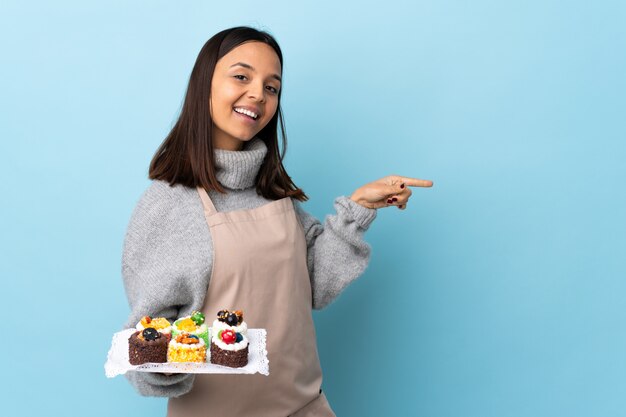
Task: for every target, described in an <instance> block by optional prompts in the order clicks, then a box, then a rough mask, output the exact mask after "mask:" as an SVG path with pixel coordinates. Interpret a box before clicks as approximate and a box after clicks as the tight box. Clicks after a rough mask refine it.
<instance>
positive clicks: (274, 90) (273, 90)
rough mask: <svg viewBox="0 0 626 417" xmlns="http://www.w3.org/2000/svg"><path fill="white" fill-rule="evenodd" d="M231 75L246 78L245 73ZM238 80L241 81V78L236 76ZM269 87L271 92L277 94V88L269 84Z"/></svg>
mask: <svg viewBox="0 0 626 417" xmlns="http://www.w3.org/2000/svg"><path fill="white" fill-rule="evenodd" d="M233 77H235V78H237V77H243V78H248V77H246V76H245V75H241V74H237V75H233ZM237 79H238V80H240V81H243V80H242V79H241V78H237ZM269 88H270V89H271V90H272V94H277V93H278V89H276V88H274V87H272V86H271V85H270V86H269Z"/></svg>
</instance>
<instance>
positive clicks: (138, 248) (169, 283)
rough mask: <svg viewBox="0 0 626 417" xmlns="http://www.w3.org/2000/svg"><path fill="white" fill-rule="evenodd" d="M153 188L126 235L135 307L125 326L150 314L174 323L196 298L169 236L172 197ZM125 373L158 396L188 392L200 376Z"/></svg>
mask: <svg viewBox="0 0 626 417" xmlns="http://www.w3.org/2000/svg"><path fill="white" fill-rule="evenodd" d="M153 188H154V187H153ZM153 188H152V189H148V190H147V191H146V192H145V193H144V195H143V196H142V198H141V199H140V200H139V202H138V204H137V206H136V207H135V209H134V211H133V214H132V216H131V219H130V222H129V225H128V228H127V231H126V235H125V238H124V247H123V254H122V277H123V281H124V289H125V291H126V296H127V299H128V303H129V307H130V314H129V316H128V319H127V321H126V324H125V326H124V327H125V328H130V327H135V325H136V324H137V322H138V321H139V320H140V319H141V317H143V316H146V315H149V316H152V317H165V318H167V319H168V320H170V322H171V321H173V320H175V319H176V318H177V317H178V315H179V312H180V311H186V310H188V309H189V307H188V306H189V304H190V303H192V302H193V299H192V296H191V294H190V293H191V291H190V288H188V286H187V285H186V282H187V279H186V278H187V277H186V276H185V275H186V274H187V272H186V271H184V270H180V268H177V267H176V265H178V264H179V263H178V262H175V257H176V256H178V255H179V254H178V253H177V251H176V248H175V247H173V245H175V243H174V242H172V239H168V238H167V234H168V232H171V229H172V225H171V222H172V219H173V218H174V216H173V213H172V210H171V209H170V205H169V202H168V201H167V196H163V195H158V193H157V192H155V191H154V189H153ZM173 206H174V205H173V204H172V207H173ZM168 229H170V230H168ZM125 377H126V378H127V379H128V381H129V382H130V383H131V385H132V386H133V387H134V388H135V390H136V391H137V392H138V393H139V394H141V395H143V396H154V397H177V396H180V395H183V394H185V393H187V392H189V391H190V390H191V388H192V385H193V381H194V374H172V375H170V376H166V375H165V374H161V373H151V372H137V371H129V372H127V373H126V374H125Z"/></svg>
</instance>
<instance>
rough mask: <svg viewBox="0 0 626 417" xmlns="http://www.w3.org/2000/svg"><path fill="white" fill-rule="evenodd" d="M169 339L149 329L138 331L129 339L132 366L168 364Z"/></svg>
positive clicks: (129, 354) (129, 358)
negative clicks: (151, 363) (150, 363)
mask: <svg viewBox="0 0 626 417" xmlns="http://www.w3.org/2000/svg"><path fill="white" fill-rule="evenodd" d="M168 342H169V337H166V336H165V335H163V334H162V333H160V332H159V331H158V330H156V329H154V328H152V327H148V328H145V329H144V330H141V331H136V332H135V333H133V334H132V335H131V336H130V337H129V338H128V361H129V362H130V364H131V365H142V364H144V363H149V362H153V363H164V362H167V345H168Z"/></svg>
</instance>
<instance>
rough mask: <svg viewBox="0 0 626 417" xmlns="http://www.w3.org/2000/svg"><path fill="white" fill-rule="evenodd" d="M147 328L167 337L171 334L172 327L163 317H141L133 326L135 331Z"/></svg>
mask: <svg viewBox="0 0 626 417" xmlns="http://www.w3.org/2000/svg"><path fill="white" fill-rule="evenodd" d="M149 327H151V328H153V329H156V330H158V331H159V332H160V333H162V334H166V335H168V336H169V335H171V333H172V325H171V324H170V322H169V321H167V319H166V318H164V317H156V318H152V317H150V316H143V317H142V318H141V320H139V322H138V323H137V325H136V326H135V329H137V330H143V329H147V328H149Z"/></svg>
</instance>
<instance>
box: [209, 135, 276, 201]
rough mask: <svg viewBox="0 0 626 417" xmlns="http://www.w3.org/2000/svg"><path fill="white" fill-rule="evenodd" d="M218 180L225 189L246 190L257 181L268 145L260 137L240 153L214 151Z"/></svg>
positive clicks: (247, 143)
mask: <svg viewBox="0 0 626 417" xmlns="http://www.w3.org/2000/svg"><path fill="white" fill-rule="evenodd" d="M213 151H214V154H215V167H216V176H217V180H218V181H219V182H220V184H222V185H223V186H224V187H227V188H230V189H233V190H244V189H246V188H250V187H252V186H253V185H254V184H255V179H256V176H257V174H258V173H259V169H260V168H261V164H262V163H263V159H264V158H265V155H266V154H267V145H265V142H263V140H261V139H260V138H259V137H256V136H255V137H254V138H253V139H252V140H250V141H248V142H246V143H245V144H244V146H243V148H242V149H241V150H240V151H228V150H226V149H217V148H215V149H214V150H213Z"/></svg>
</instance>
